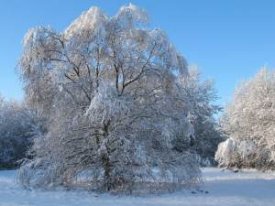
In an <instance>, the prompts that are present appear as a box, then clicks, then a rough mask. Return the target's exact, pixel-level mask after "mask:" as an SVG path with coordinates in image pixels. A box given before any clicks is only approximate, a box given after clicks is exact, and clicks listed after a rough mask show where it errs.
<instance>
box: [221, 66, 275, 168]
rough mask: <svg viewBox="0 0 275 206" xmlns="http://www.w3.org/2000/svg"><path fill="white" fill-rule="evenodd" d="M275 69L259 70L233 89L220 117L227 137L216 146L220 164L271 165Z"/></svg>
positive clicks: (274, 134)
mask: <svg viewBox="0 0 275 206" xmlns="http://www.w3.org/2000/svg"><path fill="white" fill-rule="evenodd" d="M274 120H275V72H274V70H270V71H269V70H267V69H265V68H263V69H261V70H260V71H259V73H258V74H257V75H256V76H255V77H254V78H252V79H250V80H248V81H245V82H243V83H242V84H241V85H240V86H239V87H238V88H237V90H236V92H235V94H234V97H233V101H232V102H231V103H230V104H229V105H228V106H227V107H226V110H225V114H224V115H223V117H222V119H221V125H222V128H223V131H224V132H225V134H226V135H227V136H228V137H230V138H229V139H228V140H226V141H225V142H223V143H221V144H220V145H219V148H218V151H217V153H216V159H217V161H218V162H219V164H220V165H221V166H227V167H255V168H260V169H266V168H274V163H275V129H274V128H275V121H274Z"/></svg>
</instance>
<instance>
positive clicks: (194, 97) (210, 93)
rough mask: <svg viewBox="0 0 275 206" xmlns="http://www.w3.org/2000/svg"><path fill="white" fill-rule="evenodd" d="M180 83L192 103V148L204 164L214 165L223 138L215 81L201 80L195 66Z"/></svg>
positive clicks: (189, 116)
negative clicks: (216, 102) (218, 121)
mask: <svg viewBox="0 0 275 206" xmlns="http://www.w3.org/2000/svg"><path fill="white" fill-rule="evenodd" d="M180 85H181V86H182V88H183V91H184V93H183V95H184V96H185V98H187V99H188V102H189V104H190V105H189V114H188V119H189V121H190V122H191V123H192V125H193V128H194V136H193V137H192V142H191V145H192V148H193V149H194V150H195V151H196V152H197V154H198V158H199V162H200V164H201V165H202V166H207V165H208V166H209V165H214V164H216V162H215V160H214V156H215V152H216V150H217V147H218V144H219V143H220V142H221V141H223V138H222V136H221V134H220V131H219V126H218V125H217V122H216V120H215V118H214V115H217V114H218V112H220V111H221V109H222V108H221V107H220V106H218V105H216V104H215V100H216V99H217V95H216V91H215V89H214V87H213V81H210V80H206V81H201V77H200V73H199V70H198V69H197V68H196V67H195V66H193V67H190V69H189V75H187V76H183V77H182V78H180Z"/></svg>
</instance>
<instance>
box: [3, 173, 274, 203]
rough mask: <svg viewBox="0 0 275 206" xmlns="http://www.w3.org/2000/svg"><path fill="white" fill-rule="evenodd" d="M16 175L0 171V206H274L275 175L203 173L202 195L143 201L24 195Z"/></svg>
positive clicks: (191, 193) (41, 193)
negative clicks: (16, 180)
mask: <svg viewBox="0 0 275 206" xmlns="http://www.w3.org/2000/svg"><path fill="white" fill-rule="evenodd" d="M15 178H16V171H0V206H34V205H35V206H76V205H77V206H86V205H87V206H126V205H136V206H145V205H146V206H147V205H148V206H164V205H167V206H175V205H187V206H193V205H196V206H204V205H205V206H208V205H217V206H229V205H230V206H241V205H245V206H246V205H247V206H254V205H259V206H275V173H261V172H256V171H252V170H250V171H244V172H238V173H233V172H231V171H222V170H221V169H216V168H205V169H203V178H204V185H203V186H202V187H201V189H202V191H180V192H176V193H172V194H165V195H148V196H146V197H129V196H126V197H125V196H124V197H118V196H111V195H106V194H102V195H97V194H91V193H87V192H76V191H75V192H72V191H70V192H65V191H52V192H45V191H27V190H23V189H21V188H20V187H19V186H18V185H17V184H16V182H15Z"/></svg>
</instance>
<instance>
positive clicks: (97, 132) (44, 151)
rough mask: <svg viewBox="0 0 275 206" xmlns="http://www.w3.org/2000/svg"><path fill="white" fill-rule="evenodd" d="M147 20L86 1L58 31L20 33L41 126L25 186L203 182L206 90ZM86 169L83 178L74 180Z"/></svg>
mask: <svg viewBox="0 0 275 206" xmlns="http://www.w3.org/2000/svg"><path fill="white" fill-rule="evenodd" d="M147 20H148V17H147V15H146V13H145V12H144V11H143V10H142V9H140V8H138V7H136V6H134V5H132V4H130V5H128V6H123V7H121V9H120V10H119V11H118V13H117V14H116V15H115V16H113V17H109V16H107V15H106V14H104V13H103V12H102V11H101V10H100V9H98V8H91V9H90V10H88V11H86V12H84V13H83V14H82V15H81V16H80V17H79V18H77V19H76V20H75V21H74V22H73V23H72V24H71V25H70V26H69V27H68V28H67V29H66V30H65V32H63V33H58V32H55V31H54V30H52V29H50V28H42V27H38V28H34V29H31V30H30V31H29V32H28V33H27V34H26V36H25V39H24V51H23V55H22V58H21V62H20V69H21V73H22V78H23V80H24V83H25V91H26V98H27V100H26V101H27V102H28V104H29V105H30V106H32V108H34V109H35V110H36V111H37V112H38V113H39V114H41V117H42V118H43V119H46V120H47V121H46V123H45V126H46V128H47V133H45V135H43V136H41V137H40V138H37V139H36V140H35V143H34V146H33V148H32V149H31V151H30V152H31V154H33V157H34V158H33V159H31V160H26V161H25V162H24V164H23V165H22V167H21V169H20V171H19V177H20V181H21V183H22V184H23V185H25V186H30V187H49V186H58V185H63V186H66V187H74V186H79V185H82V186H84V185H85V187H88V188H90V189H94V190H97V191H112V192H122V191H127V192H130V191H136V190H139V189H141V188H144V187H146V188H149V189H152V190H156V189H160V190H162V189H167V188H175V187H176V186H179V187H181V186H194V185H197V184H198V183H199V182H200V169H199V164H198V162H197V161H196V153H195V152H194V149H193V148H192V146H191V145H192V144H193V143H192V142H193V140H194V138H195V136H196V135H197V134H198V133H199V134H200V135H201V136H202V137H201V139H204V137H206V135H205V134H202V132H201V131H199V130H198V129H197V127H200V126H198V125H203V127H204V128H210V130H211V131H212V130H213V127H212V126H210V124H212V122H213V120H212V119H211V118H212V116H211V115H212V114H213V112H214V111H216V108H215V107H214V106H212V105H210V103H209V102H210V99H211V98H212V93H211V92H212V90H211V89H209V88H210V87H209V86H207V85H200V86H198V88H197V87H196V85H195V84H196V83H197V81H198V80H197V79H196V78H195V79H194V80H191V78H193V77H192V76H191V74H189V72H188V69H187V64H186V62H185V59H184V58H183V57H182V56H181V55H180V54H179V53H178V52H177V51H176V49H175V47H174V46H173V45H172V44H171V43H170V41H169V39H168V38H167V36H166V35H165V33H164V32H162V31H160V30H159V29H150V28H147V27H145V24H144V23H146V22H147ZM188 76H190V78H188ZM184 79H185V80H184ZM188 79H190V85H188V84H187V83H183V82H184V81H185V82H186V81H189V80H188ZM200 89H202V91H198V90H200ZM189 91H190V92H189ZM204 94H205V97H204ZM190 95H191V96H190ZM196 95H198V97H197V96H196ZM197 98H198V99H197ZM203 98H205V99H203ZM197 101H199V103H198V104H196V103H197ZM194 103H195V104H194ZM195 105H196V106H195ZM200 111H204V112H205V114H200ZM204 115H205V117H204ZM192 117H195V118H193V119H192ZM199 118H200V120H199V121H201V122H200V123H199V124H196V121H197V119H199ZM197 136H199V135H197ZM207 138H208V137H207ZM197 143H198V141H197ZM197 143H196V144H195V145H197ZM200 147H201V146H200ZM210 150H211V152H212V148H211V149H210ZM83 173H85V176H86V177H87V175H88V178H87V181H84V182H83V181H78V177H79V176H81V174H83ZM167 186H169V187H167Z"/></svg>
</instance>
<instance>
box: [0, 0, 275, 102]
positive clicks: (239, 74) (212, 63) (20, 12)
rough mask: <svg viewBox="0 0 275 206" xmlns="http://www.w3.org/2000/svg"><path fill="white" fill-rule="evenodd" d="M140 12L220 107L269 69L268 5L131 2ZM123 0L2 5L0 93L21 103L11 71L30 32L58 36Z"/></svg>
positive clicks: (274, 50)
mask: <svg viewBox="0 0 275 206" xmlns="http://www.w3.org/2000/svg"><path fill="white" fill-rule="evenodd" d="M131 2H132V3H134V4H136V5H138V6H140V7H143V8H144V9H146V10H147V11H148V13H149V15H150V17H151V24H150V26H151V27H158V28H161V29H163V30H165V31H166V32H167V33H168V35H169V37H170V39H171V41H172V42H173V43H174V44H175V45H176V47H177V48H178V50H179V51H180V52H181V53H182V54H183V55H184V56H185V57H186V59H187V61H188V62H189V64H196V65H198V66H199V68H200V70H201V71H202V73H203V77H204V78H212V79H214V80H215V82H216V88H217V90H218V95H219V96H220V97H221V99H220V100H219V102H220V103H222V104H223V103H224V102H228V101H229V100H230V96H231V94H232V92H233V90H234V88H235V86H236V85H237V83H238V82H239V81H240V80H243V79H246V78H248V77H250V76H252V75H254V74H255V73H256V71H257V70H258V69H259V68H260V67H261V66H263V65H267V66H269V67H273V68H274V66H275V1H274V0H132V1H131ZM128 3H129V1H124V0H39V1H38V0H6V1H1V4H0V26H1V32H0V93H2V95H3V96H4V97H6V98H13V99H19V100H20V99H22V97H23V91H22V85H21V83H20V81H19V78H18V75H17V74H16V70H15V67H16V65H17V62H18V59H19V57H20V53H21V49H22V45H21V42H22V38H23V36H24V34H25V33H26V31H27V30H28V29H29V28H30V27H34V26H38V25H44V26H48V25H50V26H51V27H53V28H55V29H57V30H58V31H62V30H63V29H64V28H66V27H67V26H68V25H69V24H70V22H71V21H72V20H74V19H75V18H76V17H78V16H79V15H80V14H81V12H82V11H84V10H87V9H89V7H91V6H98V7H100V8H101V9H102V10H104V11H105V12H106V13H107V14H110V15H113V14H114V13H115V12H116V11H117V10H118V8H119V7H120V6H121V5H124V4H128Z"/></svg>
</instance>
